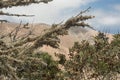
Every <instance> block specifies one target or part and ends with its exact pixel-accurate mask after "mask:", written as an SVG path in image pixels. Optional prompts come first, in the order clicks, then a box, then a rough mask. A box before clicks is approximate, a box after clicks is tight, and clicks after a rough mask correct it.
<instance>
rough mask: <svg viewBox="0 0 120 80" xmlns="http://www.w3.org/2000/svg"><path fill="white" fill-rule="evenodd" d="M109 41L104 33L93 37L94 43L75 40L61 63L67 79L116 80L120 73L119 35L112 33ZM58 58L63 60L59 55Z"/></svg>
mask: <svg viewBox="0 0 120 80" xmlns="http://www.w3.org/2000/svg"><path fill="white" fill-rule="evenodd" d="M114 36H115V37H114V40H113V41H112V42H111V43H109V42H108V38H107V37H106V36H105V35H104V33H99V34H98V36H96V37H95V40H94V42H95V44H94V45H90V44H89V43H88V42H87V41H82V42H81V44H80V43H78V42H75V44H74V46H73V47H72V48H71V49H70V54H69V58H70V59H69V60H66V61H65V62H64V63H63V64H62V65H63V66H64V68H65V75H64V77H66V78H67V79H68V80H81V79H83V80H90V79H93V78H95V80H117V79H119V78H117V77H118V76H117V75H118V74H120V62H119V61H120V46H119V41H120V35H119V34H116V35H114ZM59 58H60V60H63V59H62V58H61V57H59Z"/></svg>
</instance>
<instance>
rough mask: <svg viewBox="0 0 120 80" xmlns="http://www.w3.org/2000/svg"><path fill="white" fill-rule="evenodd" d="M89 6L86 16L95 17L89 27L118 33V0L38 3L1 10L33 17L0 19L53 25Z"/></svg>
mask: <svg viewBox="0 0 120 80" xmlns="http://www.w3.org/2000/svg"><path fill="white" fill-rule="evenodd" d="M89 6H91V7H92V8H91V10H90V12H89V13H87V14H90V15H94V16H95V18H94V19H92V20H89V21H88V23H89V24H90V25H91V26H93V27H94V28H95V29H97V30H101V31H104V32H110V33H117V32H118V31H119V32H120V0H54V1H53V2H50V3H49V4H43V3H40V4H32V5H29V6H26V7H12V8H8V9H2V10H3V11H5V12H10V13H17V14H33V15H35V17H31V18H25V17H19V18H18V17H7V16H3V17H2V16H0V18H2V19H8V20H12V22H18V23H19V22H20V21H21V20H22V21H23V22H30V23H48V24H53V23H59V22H61V21H65V20H66V19H68V18H70V17H71V16H74V15H76V14H77V13H79V12H80V11H81V10H84V9H86V8H88V7H89Z"/></svg>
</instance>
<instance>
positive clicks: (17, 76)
mask: <svg viewBox="0 0 120 80" xmlns="http://www.w3.org/2000/svg"><path fill="white" fill-rule="evenodd" d="M35 1H36V0H30V1H29V2H25V1H24V0H16V1H15V3H13V2H12V0H8V1H6V2H4V0H2V1H0V8H4V7H11V6H21V5H28V4H31V3H36V2H35ZM45 1H46V2H49V1H51V0H40V2H45ZM9 2H10V3H9ZM86 11H88V9H87V10H85V11H82V12H80V13H79V14H78V15H77V16H75V17H72V18H70V19H68V20H67V21H66V22H65V23H60V24H53V25H52V26H51V28H50V29H47V30H45V31H44V32H43V33H42V34H40V35H39V36H34V37H33V36H32V37H31V35H32V31H31V30H30V31H29V33H26V34H25V35H23V36H21V37H19V36H18V32H19V30H20V29H22V28H25V25H24V26H21V23H20V25H19V26H17V27H16V28H15V29H14V30H13V31H11V32H10V33H8V34H5V35H0V80H8V79H9V80H90V79H93V78H94V79H95V80H117V79H118V78H117V77H118V75H119V74H120V44H119V43H120V34H116V35H114V40H113V41H112V42H111V43H109V42H108V38H107V37H106V35H104V33H99V34H98V36H96V37H95V38H94V44H93V45H90V43H89V42H87V41H85V40H84V41H82V42H81V43H78V42H75V44H74V46H73V47H72V48H70V49H69V59H66V56H65V55H63V54H56V57H58V58H59V60H54V59H53V58H52V56H50V55H49V54H48V53H44V52H40V51H39V52H38V51H37V49H39V48H41V47H42V46H43V45H49V46H51V47H53V48H59V43H60V39H59V37H58V36H59V35H67V34H68V29H69V28H71V27H74V26H79V27H89V28H91V29H93V28H92V27H90V25H88V24H87V23H85V22H84V21H86V20H88V19H91V18H93V17H94V16H87V15H84V16H83V15H82V14H83V13H85V12H86ZM0 15H10V16H14V15H15V16H20V15H17V14H9V13H4V12H2V11H1V12H0ZM22 16H25V15H22ZM5 22H6V21H5ZM28 30H29V29H28ZM61 66H62V67H61Z"/></svg>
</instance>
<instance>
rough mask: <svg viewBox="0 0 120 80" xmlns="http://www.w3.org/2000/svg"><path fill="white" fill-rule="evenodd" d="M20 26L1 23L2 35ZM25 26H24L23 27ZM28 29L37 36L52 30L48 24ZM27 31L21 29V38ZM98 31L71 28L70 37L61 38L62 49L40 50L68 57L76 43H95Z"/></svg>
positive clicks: (35, 25) (110, 36) (43, 48)
mask: <svg viewBox="0 0 120 80" xmlns="http://www.w3.org/2000/svg"><path fill="white" fill-rule="evenodd" d="M17 26H19V24H17V23H0V35H1V34H7V33H9V32H10V31H11V30H13V29H14V28H15V27H17ZM21 26H23V25H21ZM27 27H32V31H33V33H34V34H35V35H40V34H41V33H42V32H43V31H44V30H45V29H48V28H50V25H47V24H42V23H41V24H33V25H32V24H29V25H28V26H27ZM27 32H28V30H27V29H21V30H20V32H19V33H18V34H19V36H21V35H24V34H25V33H27ZM97 33H98V32H97V31H94V30H91V29H86V28H78V27H75V28H71V29H70V30H69V35H65V36H59V37H60V40H61V43H60V49H53V48H51V47H50V46H43V47H42V48H41V49H40V50H42V51H45V52H49V53H50V54H51V55H52V56H53V57H54V54H53V53H55V52H56V53H64V54H65V55H66V56H67V55H68V53H69V48H70V47H72V46H73V44H74V42H76V41H79V42H80V41H81V40H88V41H89V42H90V43H93V37H94V36H95V35H97ZM108 36H109V38H110V40H111V39H112V35H111V34H108Z"/></svg>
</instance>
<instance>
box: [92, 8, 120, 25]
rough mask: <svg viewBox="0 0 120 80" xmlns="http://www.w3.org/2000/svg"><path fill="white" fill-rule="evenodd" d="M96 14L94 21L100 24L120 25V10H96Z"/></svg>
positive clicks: (94, 13)
mask: <svg viewBox="0 0 120 80" xmlns="http://www.w3.org/2000/svg"><path fill="white" fill-rule="evenodd" d="M91 14H93V15H95V16H96V17H95V19H94V23H95V24H98V25H105V26H110V27H111V26H118V25H120V14H119V11H116V12H114V11H105V10H95V11H94V12H93V13H91Z"/></svg>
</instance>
